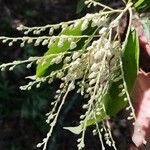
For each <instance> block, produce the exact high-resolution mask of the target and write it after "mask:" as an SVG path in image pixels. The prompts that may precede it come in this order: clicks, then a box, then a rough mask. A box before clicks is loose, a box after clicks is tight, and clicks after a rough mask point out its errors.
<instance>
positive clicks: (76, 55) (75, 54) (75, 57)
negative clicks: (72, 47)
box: [72, 52, 80, 60]
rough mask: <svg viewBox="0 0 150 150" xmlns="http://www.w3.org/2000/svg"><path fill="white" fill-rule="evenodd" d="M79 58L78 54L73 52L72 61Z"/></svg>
mask: <svg viewBox="0 0 150 150" xmlns="http://www.w3.org/2000/svg"><path fill="white" fill-rule="evenodd" d="M79 56H80V53H79V52H74V53H73V55H72V59H73V60H75V59H77V58H78V57H79Z"/></svg>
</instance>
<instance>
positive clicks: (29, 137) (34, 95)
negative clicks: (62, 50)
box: [0, 0, 130, 150]
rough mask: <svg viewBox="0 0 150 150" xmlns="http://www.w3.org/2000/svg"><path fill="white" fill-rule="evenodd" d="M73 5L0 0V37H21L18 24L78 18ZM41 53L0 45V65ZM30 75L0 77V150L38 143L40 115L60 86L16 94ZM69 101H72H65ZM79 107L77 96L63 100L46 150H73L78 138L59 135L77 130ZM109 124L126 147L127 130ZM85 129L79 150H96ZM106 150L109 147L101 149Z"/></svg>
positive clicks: (61, 0) (19, 71)
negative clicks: (81, 147)
mask: <svg viewBox="0 0 150 150" xmlns="http://www.w3.org/2000/svg"><path fill="white" fill-rule="evenodd" d="M104 2H105V3H108V2H110V1H109V0H105V1H104ZM77 3H78V0H0V35H1V36H22V34H21V33H20V32H18V31H16V27H17V26H18V25H19V24H24V25H26V26H41V25H46V24H52V23H58V22H60V21H67V20H70V19H75V18H77V17H80V16H83V15H84V14H85V11H82V13H78V14H77V13H76V8H77ZM111 3H112V1H111ZM112 4H113V5H114V6H118V5H120V4H121V3H120V1H119V0H114V1H113V3H112ZM46 50H47V48H46V47H43V46H42V47H40V46H39V47H34V46H33V45H32V44H30V45H26V46H25V47H24V48H20V47H19V44H17V43H16V44H14V46H12V47H8V45H7V44H2V43H0V63H4V62H10V61H13V60H21V59H27V58H28V57H29V56H36V55H38V56H39V55H43V53H44V52H45V51H46ZM34 73H35V68H34V67H32V68H31V69H27V68H26V67H25V66H24V65H22V66H18V67H17V68H16V69H15V70H14V71H12V72H10V71H8V70H6V71H4V72H0V150H36V149H37V148H36V144H37V143H39V142H41V141H42V139H43V138H44V137H45V136H46V133H47V132H48V129H49V126H48V125H47V124H46V123H45V120H46V116H45V114H46V113H47V112H48V111H49V110H50V103H51V101H52V100H53V96H54V94H55V90H56V89H57V87H58V85H59V84H60V81H55V82H54V83H52V84H51V86H48V85H47V84H46V83H45V84H44V85H42V87H41V88H39V89H36V88H33V89H32V90H31V91H21V90H20V89H19V86H21V85H25V84H26V83H27V82H28V81H27V80H25V79H24V78H25V77H26V76H29V75H34ZM70 97H73V98H71V101H70ZM82 103H83V102H82V101H81V97H80V95H77V94H76V93H75V92H72V93H71V94H70V95H69V96H68V100H67V102H66V104H65V106H64V109H63V110H62V113H61V116H60V117H59V120H58V125H57V126H56V128H55V131H54V133H53V135H52V138H51V139H50V141H49V144H48V148H47V149H48V150H60V149H61V150H76V149H77V148H76V144H77V142H76V140H77V138H78V136H75V135H73V134H72V133H70V132H68V131H65V130H63V129H62V127H63V126H71V125H78V118H79V116H80V113H81V112H82V109H81V104H82ZM114 122H116V124H118V127H115V128H116V129H114V135H116V140H117V142H118V148H119V150H125V149H127V147H128V144H127V143H130V141H129V137H128V136H129V134H128V129H127V127H126V124H125V123H124V122H123V121H122V122H121V123H122V125H119V123H118V122H117V120H115V121H114ZM120 126H121V127H120ZM118 128H119V129H118ZM124 129H126V130H124ZM91 130H92V128H91V129H89V130H88V131H87V137H86V144H87V146H86V148H85V149H86V150H100V142H99V140H98V138H97V137H93V136H92V134H91V132H90V131H91ZM120 130H121V131H122V132H123V135H121V133H120ZM109 149H111V148H107V150H109Z"/></svg>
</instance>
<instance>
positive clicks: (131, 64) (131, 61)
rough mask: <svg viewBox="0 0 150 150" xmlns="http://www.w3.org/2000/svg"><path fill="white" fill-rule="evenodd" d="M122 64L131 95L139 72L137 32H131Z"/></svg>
mask: <svg viewBox="0 0 150 150" xmlns="http://www.w3.org/2000/svg"><path fill="white" fill-rule="evenodd" d="M122 63H123V71H124V78H125V81H126V84H127V88H128V92H129V94H131V92H132V89H133V86H134V82H135V79H136V76H137V72H138V70H139V39H138V36H137V33H136V31H135V30H133V31H130V34H129V37H128V43H127V46H126V49H125V52H124V54H123V56H122Z"/></svg>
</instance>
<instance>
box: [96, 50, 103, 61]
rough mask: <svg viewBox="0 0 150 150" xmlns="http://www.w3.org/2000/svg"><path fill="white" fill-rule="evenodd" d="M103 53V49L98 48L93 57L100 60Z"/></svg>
mask: <svg viewBox="0 0 150 150" xmlns="http://www.w3.org/2000/svg"><path fill="white" fill-rule="evenodd" d="M103 55H104V50H103V49H100V50H98V51H97V52H96V53H95V54H94V59H95V60H101V59H102V58H103Z"/></svg>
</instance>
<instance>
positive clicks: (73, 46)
mask: <svg viewBox="0 0 150 150" xmlns="http://www.w3.org/2000/svg"><path fill="white" fill-rule="evenodd" d="M76 47H77V44H76V43H75V42H71V44H70V49H71V50H72V49H74V48H76Z"/></svg>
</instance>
